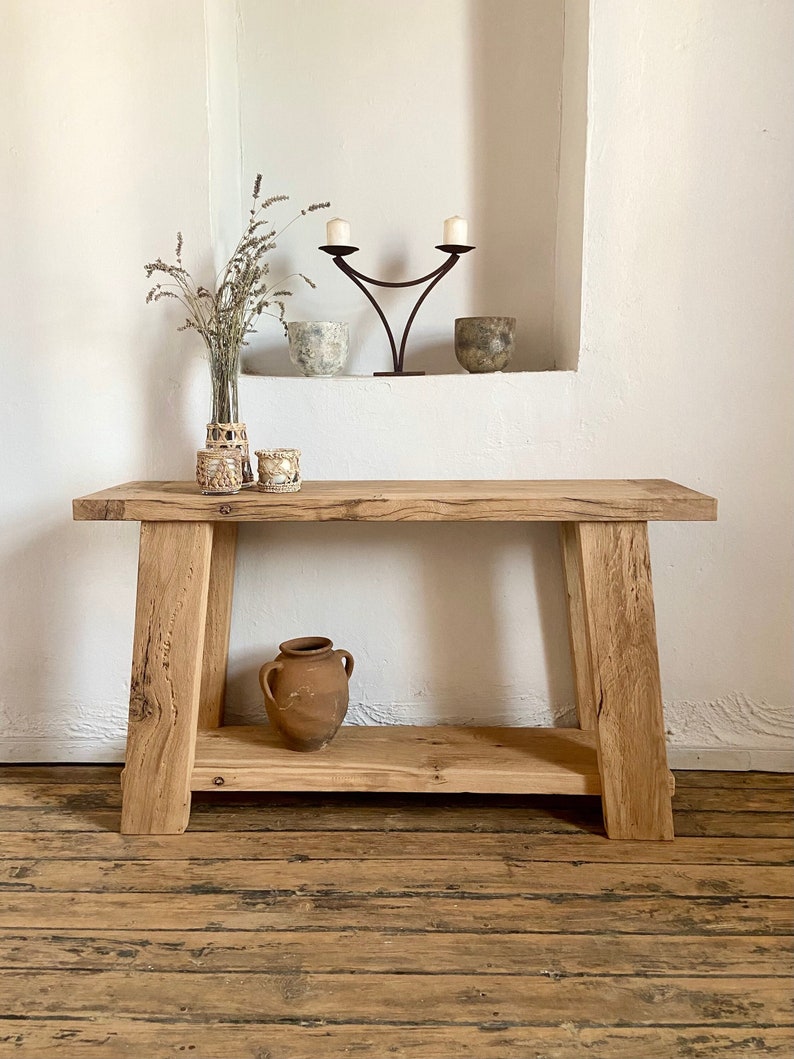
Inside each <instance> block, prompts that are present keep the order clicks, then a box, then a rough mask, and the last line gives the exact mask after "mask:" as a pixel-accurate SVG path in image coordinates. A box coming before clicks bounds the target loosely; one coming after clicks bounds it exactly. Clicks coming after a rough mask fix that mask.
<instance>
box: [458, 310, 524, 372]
mask: <svg viewBox="0 0 794 1059" xmlns="http://www.w3.org/2000/svg"><path fill="white" fill-rule="evenodd" d="M515 345H516V318H515V317H514V316H463V317H460V318H459V319H457V320H456V321H455V356H456V357H457V358H458V363H459V364H460V365H461V366H462V367H464V368H465V369H466V371H469V372H472V374H475V373H477V374H479V373H480V372H484V371H502V369H503V368H506V367H507V365H508V364H509V363H510V358H511V357H512V355H513V350H514V349H515Z"/></svg>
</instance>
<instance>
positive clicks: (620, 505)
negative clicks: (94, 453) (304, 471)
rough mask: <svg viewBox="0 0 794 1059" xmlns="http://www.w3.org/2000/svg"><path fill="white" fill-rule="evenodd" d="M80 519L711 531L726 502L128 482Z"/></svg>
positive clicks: (606, 487)
mask: <svg viewBox="0 0 794 1059" xmlns="http://www.w3.org/2000/svg"><path fill="white" fill-rule="evenodd" d="M73 512H74V518H75V519H76V520H77V521H81V522H85V521H119V520H122V521H133V522H139V521H140V522H330V521H350V522H356V521H363V522H479V521H485V522H649V521H670V522H678V521H699V522H704V521H705V522H708V521H714V520H715V519H716V517H717V501H716V500H715V499H714V498H713V497H711V496H707V495H706V494H705V493H699V492H696V491H695V490H694V489H688V488H687V487H686V486H683V485H678V484H676V483H675V482H670V481H667V480H666V479H664V478H658V479H586V478H585V479H571V480H566V479H558V480H552V479H549V480H543V479H539V480H534V481H523V480H502V481H401V480H396V481H389V480H385V481H361V482H357V481H345V482H335V481H323V482H317V481H312V482H304V483H303V487H302V489H301V490H300V492H297V493H265V492H260V491H259V490H257V489H256V488H253V489H247V490H243V491H242V492H240V493H236V494H234V495H232V496H202V494H201V493H200V492H199V488H198V486H197V485H196V484H195V483H193V482H127V483H126V484H124V485H117V486H113V488H111V489H104V490H102V491H100V492H97V493H91V494H89V495H88V496H82V497H78V498H77V499H76V500H75V501H74V502H73Z"/></svg>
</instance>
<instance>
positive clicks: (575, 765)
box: [191, 725, 601, 794]
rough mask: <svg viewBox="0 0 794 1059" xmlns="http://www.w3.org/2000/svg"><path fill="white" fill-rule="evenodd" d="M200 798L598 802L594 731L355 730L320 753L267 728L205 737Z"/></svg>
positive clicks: (196, 786)
mask: <svg viewBox="0 0 794 1059" xmlns="http://www.w3.org/2000/svg"><path fill="white" fill-rule="evenodd" d="M191 786H192V788H193V790H218V789H220V790H223V791H235V790H238V791H239V790H249V791H255V790H262V791H279V790H281V791H306V790H315V791H336V790H350V791H421V792H427V791H455V792H458V791H470V792H475V793H476V792H505V793H538V794H598V793H600V790H601V783H600V778H599V774H598V763H597V759H596V753H595V739H594V736H593V735H592V733H587V732H580V731H579V730H578V729H575V728H570V729H567V728H474V727H457V726H452V725H449V726H443V727H432V728H420V727H412V726H407V725H385V726H366V727H364V726H353V725H350V726H346V727H343V728H341V729H340V730H339V732H338V733H337V735H336V737H335V738H334V740H333V742H332V743H331V744H330V745H329V746H328V747H326V749H325V750H322V751H320V752H318V753H316V754H298V753H295V752H294V751H291V750H287V749H285V747H284V746H283V745H282V744H281V742H280V740H279V738H278V736H277V735H276V734H275V733H274V732H273V731H272V729H270V728H269V727H267V726H265V725H246V726H240V727H231V726H230V727H224V728H218V729H214V730H211V731H207V732H202V733H199V737H198V740H197V744H196V761H195V766H194V768H193V775H192V779H191Z"/></svg>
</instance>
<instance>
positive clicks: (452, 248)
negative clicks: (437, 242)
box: [436, 243, 476, 254]
mask: <svg viewBox="0 0 794 1059" xmlns="http://www.w3.org/2000/svg"><path fill="white" fill-rule="evenodd" d="M475 249H476V247H474V246H461V245H459V244H457V243H442V244H441V246H437V247H436V250H443V251H444V253H445V254H468V252H469V251H470V250H475Z"/></svg>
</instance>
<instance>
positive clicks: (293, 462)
mask: <svg viewBox="0 0 794 1059" xmlns="http://www.w3.org/2000/svg"><path fill="white" fill-rule="evenodd" d="M256 457H257V459H258V460H259V480H258V482H257V489H259V490H261V492H263V493H297V491H298V490H299V489H300V487H301V471H300V449H257V450H256Z"/></svg>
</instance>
